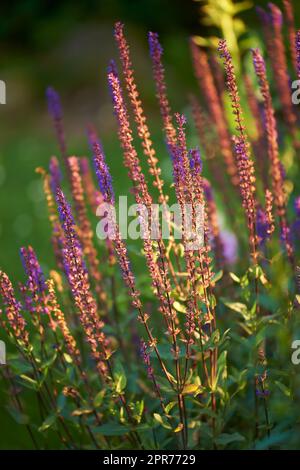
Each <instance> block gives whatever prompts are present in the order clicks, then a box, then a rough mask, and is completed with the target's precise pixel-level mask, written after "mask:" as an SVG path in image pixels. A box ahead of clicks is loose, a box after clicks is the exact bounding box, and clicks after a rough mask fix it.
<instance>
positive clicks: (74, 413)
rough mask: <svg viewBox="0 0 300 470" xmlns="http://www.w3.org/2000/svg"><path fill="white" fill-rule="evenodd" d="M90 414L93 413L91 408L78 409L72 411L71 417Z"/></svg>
mask: <svg viewBox="0 0 300 470" xmlns="http://www.w3.org/2000/svg"><path fill="white" fill-rule="evenodd" d="M91 413H93V410H92V409H91V408H78V409H77V410H74V411H72V416H82V415H89V414H91Z"/></svg>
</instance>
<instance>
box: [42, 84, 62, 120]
mask: <svg viewBox="0 0 300 470" xmlns="http://www.w3.org/2000/svg"><path fill="white" fill-rule="evenodd" d="M46 97H47V101H48V110H49V113H50V114H51V116H52V117H53V119H55V120H60V119H62V107H61V103H60V97H59V94H58V93H57V91H55V89H54V88H52V87H50V86H49V87H48V88H47V90H46Z"/></svg>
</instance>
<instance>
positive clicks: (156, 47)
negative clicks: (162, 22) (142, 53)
mask: <svg viewBox="0 0 300 470" xmlns="http://www.w3.org/2000/svg"><path fill="white" fill-rule="evenodd" d="M148 42H149V49H150V55H151V57H152V59H155V58H159V59H160V58H161V56H162V54H163V48H162V46H161V44H160V42H159V40H158V34H157V33H152V32H151V31H150V32H149V34H148Z"/></svg>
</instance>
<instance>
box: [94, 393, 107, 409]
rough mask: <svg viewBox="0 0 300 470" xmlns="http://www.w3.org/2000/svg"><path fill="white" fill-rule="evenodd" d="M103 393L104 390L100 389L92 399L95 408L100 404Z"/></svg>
mask: <svg viewBox="0 0 300 470" xmlns="http://www.w3.org/2000/svg"><path fill="white" fill-rule="evenodd" d="M104 395H105V390H100V392H98V393H97V395H96V396H95V398H94V401H93V404H94V407H95V408H98V407H99V406H101V405H102V402H103V398H104Z"/></svg>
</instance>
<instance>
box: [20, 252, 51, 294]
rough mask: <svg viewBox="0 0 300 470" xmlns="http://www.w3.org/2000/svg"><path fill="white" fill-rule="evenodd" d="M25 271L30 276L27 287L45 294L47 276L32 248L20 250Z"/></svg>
mask: <svg viewBox="0 0 300 470" xmlns="http://www.w3.org/2000/svg"><path fill="white" fill-rule="evenodd" d="M20 254H21V259H22V262H23V267H24V270H25V272H26V274H27V276H28V283H27V286H28V287H29V289H30V290H34V291H37V292H44V291H45V290H46V284H45V276H44V274H43V272H42V269H41V266H40V264H39V262H38V259H37V257H36V254H35V252H34V250H33V248H32V247H31V246H29V247H28V248H25V247H22V248H21V249H20Z"/></svg>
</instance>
